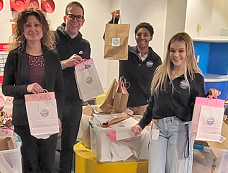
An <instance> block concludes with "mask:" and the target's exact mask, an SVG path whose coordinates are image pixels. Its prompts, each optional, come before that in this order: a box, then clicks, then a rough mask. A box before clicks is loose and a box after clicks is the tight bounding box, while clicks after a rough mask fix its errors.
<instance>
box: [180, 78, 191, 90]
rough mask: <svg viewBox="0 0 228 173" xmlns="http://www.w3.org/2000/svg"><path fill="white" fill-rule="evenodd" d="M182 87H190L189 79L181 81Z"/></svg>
mask: <svg viewBox="0 0 228 173" xmlns="http://www.w3.org/2000/svg"><path fill="white" fill-rule="evenodd" d="M180 87H181V88H182V89H188V87H189V83H188V81H187V80H182V81H181V82H180Z"/></svg>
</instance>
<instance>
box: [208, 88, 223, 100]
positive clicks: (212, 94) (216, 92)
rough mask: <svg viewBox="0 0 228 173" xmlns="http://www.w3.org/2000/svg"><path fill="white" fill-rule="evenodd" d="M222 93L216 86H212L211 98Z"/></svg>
mask: <svg viewBox="0 0 228 173" xmlns="http://www.w3.org/2000/svg"><path fill="white" fill-rule="evenodd" d="M220 94H221V91H219V90H217V89H215V88H211V89H210V90H209V98H217V97H218V96H219V95H220Z"/></svg>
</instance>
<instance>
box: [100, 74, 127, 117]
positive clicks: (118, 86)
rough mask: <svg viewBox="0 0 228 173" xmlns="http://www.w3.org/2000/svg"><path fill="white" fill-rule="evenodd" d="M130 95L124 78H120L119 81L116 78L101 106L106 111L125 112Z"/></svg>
mask: <svg viewBox="0 0 228 173" xmlns="http://www.w3.org/2000/svg"><path fill="white" fill-rule="evenodd" d="M128 95H129V94H128V92H127V90H126V87H125V86H124V84H123V81H122V78H120V79H119V81H118V82H117V81H116V79H114V80H113V81H112V84H111V86H110V87H109V90H108V92H107V94H106V96H105V99H104V102H103V103H102V104H101V105H100V107H99V108H100V110H101V111H102V112H105V113H121V112H124V111H125V110H126V107H127V101H128Z"/></svg>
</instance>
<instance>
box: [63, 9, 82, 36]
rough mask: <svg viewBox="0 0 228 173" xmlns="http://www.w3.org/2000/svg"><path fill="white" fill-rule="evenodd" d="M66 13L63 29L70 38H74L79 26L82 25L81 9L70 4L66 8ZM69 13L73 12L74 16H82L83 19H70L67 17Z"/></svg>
mask: <svg viewBox="0 0 228 173" xmlns="http://www.w3.org/2000/svg"><path fill="white" fill-rule="evenodd" d="M67 14H68V15H66V16H64V22H65V23H66V28H65V30H66V32H67V33H68V34H69V36H70V37H71V38H74V37H76V36H77V35H78V32H79V30H80V28H81V26H83V24H84V22H85V19H84V14H83V10H82V8H80V7H78V6H72V7H71V8H69V9H68V10H67ZM69 14H70V15H71V14H73V15H75V16H82V17H83V19H82V20H78V19H77V18H76V17H74V18H73V19H72V18H70V17H69Z"/></svg>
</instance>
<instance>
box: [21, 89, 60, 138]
mask: <svg viewBox="0 0 228 173" xmlns="http://www.w3.org/2000/svg"><path fill="white" fill-rule="evenodd" d="M25 104H26V111H27V116H28V122H29V128H30V133H31V135H33V136H35V137H36V138H38V139H40V138H42V139H47V138H48V137H49V136H50V135H52V134H56V133H59V123H58V112H57V106H56V99H55V93H54V92H45V93H39V94H27V95H25Z"/></svg>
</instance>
